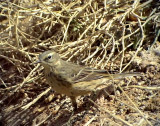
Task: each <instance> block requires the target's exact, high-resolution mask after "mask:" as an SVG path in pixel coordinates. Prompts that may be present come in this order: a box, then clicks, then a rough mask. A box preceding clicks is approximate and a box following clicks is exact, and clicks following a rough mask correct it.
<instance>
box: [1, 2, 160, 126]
mask: <svg viewBox="0 0 160 126" xmlns="http://www.w3.org/2000/svg"><path fill="white" fill-rule="evenodd" d="M7 1H10V2H7ZM159 6H160V2H159V0H129V1H127V2H126V1H125V0H119V1H118V0H86V1H80V0H75V1H74V2H72V1H69V0H55V1H54V0H53V1H41V0H37V1H35V0H20V1H18V0H4V1H3V0H1V3H0V125H4V126H18V125H28V126H31V125H33V126H34V125H36V126H56V125H57V126H59V125H67V124H68V125H74V126H77V125H84V126H87V125H101V126H102V125H105V126H106V125H108V126H112V125H115V126H118V125H119V126H120V125H127V126H128V125H129V126H132V125H135V126H137V125H140V126H146V125H147V126H148V125H157V126H158V125H160V96H159V94H160V91H159V90H160V58H159V56H160V51H159V50H160V44H159V33H160V30H159V28H160V7H159ZM50 49H54V50H55V51H56V52H58V53H59V54H60V55H61V57H62V58H63V59H65V60H68V61H72V62H75V63H77V64H82V65H88V66H90V67H95V68H98V69H106V70H108V71H112V72H113V73H118V72H125V71H136V72H141V73H143V75H144V76H142V77H136V78H126V79H125V80H121V81H114V85H115V86H114V92H113V88H111V87H108V91H109V92H107V91H106V90H104V91H103V92H102V93H100V94H101V95H100V96H99V98H97V99H96V100H95V99H94V98H92V97H91V96H90V97H89V96H85V97H79V98H78V105H79V109H78V111H77V112H76V113H74V114H73V115H72V114H71V113H72V107H71V103H70V100H69V98H68V97H66V96H61V95H59V94H56V93H55V92H54V91H52V90H51V89H50V88H49V86H48V85H47V84H46V82H45V79H44V77H43V72H42V71H43V68H42V67H41V66H40V65H39V64H38V65H37V64H33V63H34V62H35V61H36V59H37V55H38V54H39V53H41V52H44V51H46V50H50ZM112 83H113V82H112ZM107 93H109V94H110V95H107ZM93 96H94V95H93Z"/></svg>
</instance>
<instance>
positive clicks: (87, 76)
mask: <svg viewBox="0 0 160 126" xmlns="http://www.w3.org/2000/svg"><path fill="white" fill-rule="evenodd" d="M131 76H141V74H140V73H118V74H109V73H108V72H107V71H106V70H97V69H92V68H84V69H81V70H80V71H79V72H78V73H77V74H75V75H74V76H73V77H72V82H75V83H77V82H82V81H91V80H97V79H101V78H108V79H109V80H113V79H121V78H125V77H131Z"/></svg>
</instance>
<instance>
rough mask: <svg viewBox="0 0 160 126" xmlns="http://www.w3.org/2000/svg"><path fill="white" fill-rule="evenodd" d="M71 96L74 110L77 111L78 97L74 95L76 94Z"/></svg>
mask: <svg viewBox="0 0 160 126" xmlns="http://www.w3.org/2000/svg"><path fill="white" fill-rule="evenodd" d="M70 98H71V102H72V105H73V108H74V111H76V110H77V102H76V97H74V96H70Z"/></svg>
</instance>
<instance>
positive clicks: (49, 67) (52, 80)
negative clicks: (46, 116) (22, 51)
mask: <svg viewBox="0 0 160 126" xmlns="http://www.w3.org/2000/svg"><path fill="white" fill-rule="evenodd" d="M37 63H40V64H41V65H42V66H43V67H44V74H45V78H46V81H47V82H48V84H49V85H50V86H51V87H52V89H53V90H54V91H56V92H57V93H59V94H65V95H67V96H69V97H70V99H71V102H72V105H73V107H74V109H75V110H76V109H77V102H76V98H77V97H78V96H81V95H86V94H88V93H91V92H93V91H95V90H96V88H97V87H98V86H100V85H106V86H107V83H106V82H107V81H109V80H113V79H121V78H125V77H130V76H140V75H141V74H140V73H137V72H135V73H118V74H108V72H107V71H106V70H100V69H95V68H90V67H88V66H85V65H78V64H75V63H72V62H68V61H65V60H63V59H61V58H60V56H59V54H58V53H56V52H55V51H53V50H49V51H45V52H43V53H41V54H39V57H38V61H37Z"/></svg>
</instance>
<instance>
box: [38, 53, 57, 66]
mask: <svg viewBox="0 0 160 126" xmlns="http://www.w3.org/2000/svg"><path fill="white" fill-rule="evenodd" d="M59 61H60V57H59V55H58V54H57V53H56V52H54V51H51V50H50V51H46V52H44V53H42V54H40V55H39V60H38V61H37V63H41V64H42V65H43V66H47V65H48V66H56V65H57V63H58V62H59Z"/></svg>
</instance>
